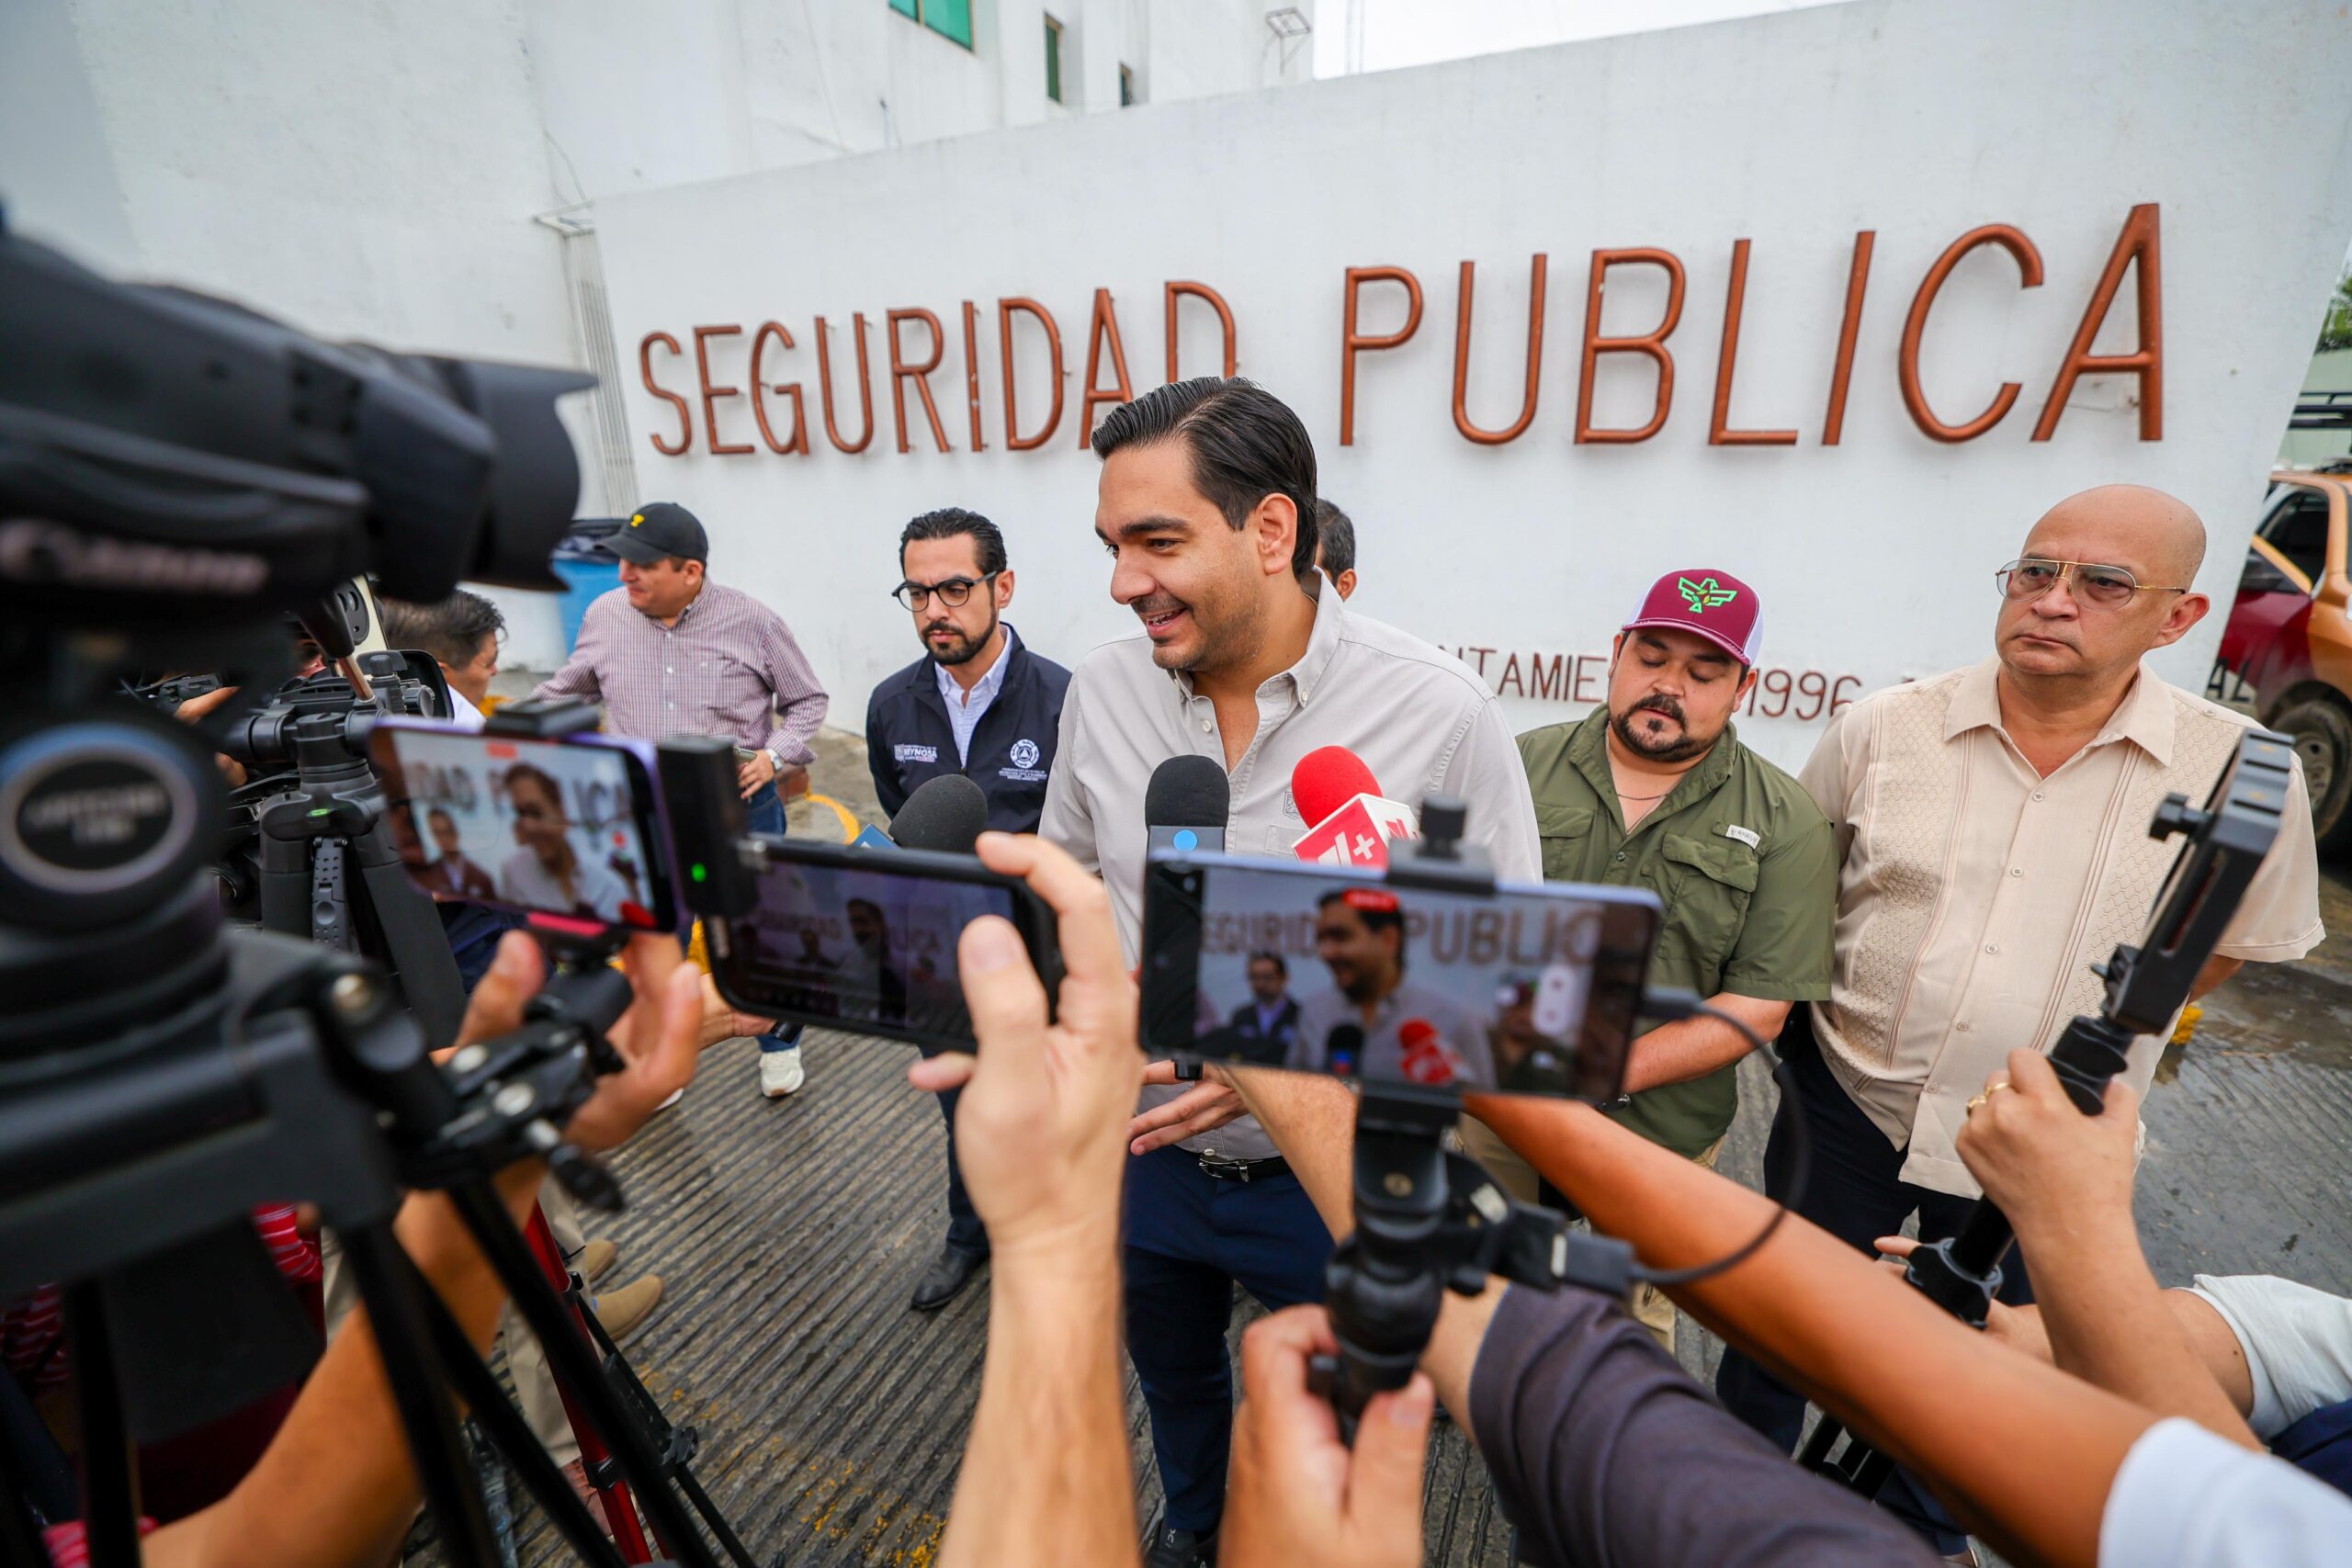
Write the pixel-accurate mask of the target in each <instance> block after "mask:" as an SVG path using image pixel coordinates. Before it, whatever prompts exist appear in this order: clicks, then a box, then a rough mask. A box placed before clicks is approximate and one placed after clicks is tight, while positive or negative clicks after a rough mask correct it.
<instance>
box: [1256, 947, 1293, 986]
mask: <svg viewBox="0 0 2352 1568" xmlns="http://www.w3.org/2000/svg"><path fill="white" fill-rule="evenodd" d="M1250 963H1252V964H1272V965H1273V966H1274V967H1275V968H1276V969H1277V970H1279V971H1281V973H1282V976H1283V979H1285V980H1287V979H1289V978H1290V965H1289V964H1285V963H1283V955H1282V954H1281V953H1276V952H1275V951H1274V950H1273V949H1272V948H1271V947H1261V948H1260V949H1259V950H1258V951H1257V952H1255V953H1251V954H1250Z"/></svg>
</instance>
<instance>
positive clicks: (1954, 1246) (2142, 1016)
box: [1798, 729, 2294, 1496]
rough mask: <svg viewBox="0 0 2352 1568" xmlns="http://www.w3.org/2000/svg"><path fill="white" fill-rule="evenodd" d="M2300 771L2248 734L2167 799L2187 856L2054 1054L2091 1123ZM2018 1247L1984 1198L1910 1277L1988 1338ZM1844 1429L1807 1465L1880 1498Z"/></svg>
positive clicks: (1928, 1250) (1915, 1261)
mask: <svg viewBox="0 0 2352 1568" xmlns="http://www.w3.org/2000/svg"><path fill="white" fill-rule="evenodd" d="M2293 760H2294V750H2293V744H2292V742H2290V740H2288V739H2287V738H2286V737H2285V736H2282V735H2275V734H2272V733H2271V732H2270V731H2268V730H2262V729H2255V730H2249V731H2247V732H2246V733H2245V735H2244V736H2242V737H2241V738H2240V739H2239V740H2238V745H2237V750H2236V752H2235V753H2234V754H2233V756H2232V757H2231V759H2230V761H2229V763H2228V765H2227V766H2225V767H2224V768H2223V769H2222V776H2221V778H2220V780H2219V781H2218V782H2216V783H2215V784H2214V785H2213V793H2212V794H2211V796H2209V797H2208V798H2207V800H2206V802H2205V806H2204V808H2203V809H2202V810H2199V809H2196V808H2194V807H2190V805H2189V804H2188V796H2187V795H2166V796H2165V799H2164V804H2163V805H2161V806H2159V807H2156V815H2155V820H2154V822H2152V823H2151V824H2150V825H2149V827H2148V836H2149V837H2150V838H2152V839H2154V840H2159V841H2162V840H2165V839H2169V838H2171V837H2173V836H2174V835H2175V834H2177V833H2186V834H2188V846H2187V847H2186V848H2185V849H2184V850H2183V851H2182V852H2181V855H2180V858H2179V860H2178V861H2177V862H2176V863H2175V864H2174V867H2173V873H2172V876H2171V878H2170V879H2169V880H2168V881H2167V882H2166V883H2165V888H2164V891H2163V893H2162V894H2161V895H2160V896H2159V897H2158V900H2157V907H2156V912H2155V917H2154V919H2152V920H2151V921H2150V922H2149V924H2148V931H2147V935H2146V936H2145V937H2143V939H2142V941H2141V943H2140V945H2139V946H2137V947H2134V946H2131V945H2130V944H2129V943H2123V944H2120V945H2118V946H2117V948H2116V949H2115V952H2114V953H2113V954H2112V955H2111V956H2110V957H2109V959H2108V961H2107V962H2106V963H2105V964H2093V965H2092V966H2091V967H2092V971H2093V973H2095V974H2097V975H2098V976H2099V977H2100V978H2101V979H2103V980H2105V981H2106V982H2107V990H2106V995H2105V997H2104V998H2102V1000H2101V1002H2100V1006H2099V1011H2098V1013H2097V1014H2095V1015H2086V1016H2081V1017H2077V1018H2075V1020H2074V1021H2071V1022H2069V1023H2068V1024H2067V1025H2066V1029H2065V1032H2064V1033H2063V1034H2061V1035H2059V1037H2058V1043H2056V1044H2055V1045H2053V1046H2052V1047H2051V1050H2050V1065H2051V1066H2052V1067H2053V1068H2055V1069H2056V1070H2057V1073H2058V1080H2059V1082H2060V1083H2062V1084H2063V1085H2064V1086H2065V1089H2066V1097H2067V1098H2068V1099H2069V1100H2073V1101H2074V1102H2075V1110H2077V1111H2081V1112H2082V1113H2083V1114H2084V1115H2086V1116H2097V1115H2098V1114H2099V1113H2100V1111H2102V1110H2103V1109H2104V1107H2105V1105H2106V1100H2107V1086H2108V1084H2109V1081H2110V1080H2112V1079H2113V1078H2114V1077H2115V1075H2116V1074H2118V1073H2120V1072H2121V1071H2122V1070H2123V1067H2124V1063H2125V1060H2126V1057H2127V1055H2128V1054H2129V1053H2130V1051H2131V1042H2132V1041H2133V1040H2134V1039H2136V1038H2138V1037H2139V1036H2141V1035H2143V1034H2153V1033H2155V1032H2158V1031H2160V1030H2163V1029H2165V1028H2166V1027H2168V1026H2169V1025H2170V1023H2171V1021H2172V1019H2173V1017H2174V1015H2175V1014H2177V1013H2178V1012H2179V1011H2180V1010H2181V1007H2182V1006H2183V1004H2185V1003H2186V1002H2187V1001H2188V998H2189V992H2190V990H2191V989H2192V988H2193V987H2194V986H2195V984H2196V981H2197V976H2198V975H2199V972H2200V971H2201V970H2203V968H2204V967H2205V964H2206V961H2207V960H2208V959H2210V958H2211V957H2212V955H2213V949H2214V948H2215V946H2217V945H2218V944H2219V943H2220V942H2221V940H2222V932H2223V931H2226V930H2228V928H2229V923H2230V920H2231V919H2232V918H2233V916H2235V915H2236V914H2237V910H2238V905H2239V904H2240V903H2241V902H2243V901H2244V899H2245V893H2246V889H2247V887H2248V886H2251V885H2252V883H2253V881H2254V874H2255V873H2256V871H2257V870H2259V869H2260V868H2261V865H2262V858H2263V856H2264V855H2266V854H2267V853H2268V852H2269V850H2270V845H2271V843H2272V841H2273V840H2276V839H2277V838H2278V827H2279V821H2280V818H2281V817H2282V815H2283V813H2284V812H2285V810H2286V808H2287V804H2288V801H2289V799H2290V784H2291V783H2292V768H2291V764H2292V762H2293ZM2016 1240H2017V1232H2016V1231H2015V1230H2014V1229H2012V1228H2011V1226H2010V1224H2009V1221H2008V1216H2007V1215H2006V1214H2004V1213H2001V1211H2000V1209H1999V1207H1998V1206H1997V1205H1996V1204H1995V1203H1994V1202H1993V1201H1991V1200H1990V1199H1985V1198H1980V1199H1979V1200H1977V1202H1976V1206H1975V1207H1974V1208H1973V1209H1972V1210H1971V1211H1970V1212H1969V1216H1968V1219H1967V1221H1966V1222H1965V1223H1964V1224H1962V1226H1961V1228H1960V1231H1959V1233H1958V1234H1957V1235H1952V1236H1950V1237H1947V1238H1946V1239H1944V1240H1942V1241H1939V1242H1933V1243H1929V1244H1925V1245H1922V1246H1921V1247H1918V1248H1917V1250H1916V1251H1914V1252H1913V1253H1912V1255H1911V1260H1910V1263H1909V1266H1908V1267H1907V1268H1905V1270H1904V1277H1905V1279H1906V1280H1909V1281H1910V1282H1911V1283H1912V1284H1913V1285H1915V1286H1917V1288H1918V1289H1919V1290H1921V1291H1924V1292H1927V1296H1928V1300H1929V1301H1932V1302H1934V1303H1936V1304H1937V1305H1938V1306H1939V1307H1942V1308H1943V1309H1944V1310H1945V1311H1946V1312H1949V1313H1951V1314H1952V1315H1953V1316H1954V1317H1957V1318H1959V1319H1960V1320H1961V1321H1962V1322H1963V1323H1965V1324H1967V1325H1969V1326H1970V1327H1971V1328H1982V1327H1984V1326H1985V1319H1986V1318H1987V1317H1988V1316H1989V1315H1991V1313H1992V1309H1993V1298H1994V1297H1995V1295H1996V1294H1997V1293H1998V1292H1999V1291H2000V1289H2001V1259H2002V1258H2005V1257H2007V1255H2008V1250H2009V1247H2011V1246H2012V1245H2013V1244H2014V1243H2015V1242H2016ZM1844 1430H1845V1428H1844V1427H1843V1425H1842V1424H1841V1423H1840V1422H1839V1421H1838V1419H1837V1418H1836V1417H1835V1416H1830V1415H1828V1414H1826V1412H1825V1413H1824V1414H1823V1416H1822V1417H1821V1420H1820V1422H1819V1424H1818V1425H1816V1426H1815V1427H1814V1429H1813V1436H1812V1438H1810V1439H1809V1440H1808V1441H1807V1442H1806V1444H1805V1446H1804V1451H1803V1453H1802V1454H1800V1455H1799V1456H1798V1462H1799V1463H1801V1464H1803V1465H1804V1467H1805V1468H1806V1469H1808V1470H1814V1471H1819V1472H1823V1473H1825V1474H1830V1475H1834V1476H1836V1477H1838V1479H1841V1480H1843V1481H1844V1482H1846V1483H1847V1484H1849V1485H1850V1486H1852V1487H1853V1488H1854V1489H1855V1490H1856V1491H1858V1492H1860V1493H1861V1494H1862V1495H1864V1496H1874V1495H1877V1492H1878V1489H1879V1486H1880V1485H1881V1483H1883V1482H1884V1481H1885V1479H1886V1476H1887V1472H1889V1471H1890V1470H1892V1469H1893V1468H1894V1461H1892V1460H1890V1459H1888V1458H1887V1457H1886V1456H1885V1455H1884V1454H1883V1453H1881V1452H1879V1451H1878V1450H1875V1449H1873V1448H1871V1446H1870V1444H1868V1443H1867V1442H1865V1441H1863V1439H1862V1438H1860V1437H1859V1436H1857V1437H1855V1438H1852V1439H1851V1440H1850V1441H1849V1442H1848V1443H1847V1445H1846V1447H1845V1449H1844V1450H1843V1451H1842V1452H1841V1453H1839V1454H1838V1457H1837V1458H1836V1459H1834V1460H1833V1459H1832V1458H1831V1457H1830V1450H1832V1449H1834V1448H1836V1446H1837V1443H1838V1437H1839V1435H1840V1434H1841V1433H1842V1432H1843V1431H1844Z"/></svg>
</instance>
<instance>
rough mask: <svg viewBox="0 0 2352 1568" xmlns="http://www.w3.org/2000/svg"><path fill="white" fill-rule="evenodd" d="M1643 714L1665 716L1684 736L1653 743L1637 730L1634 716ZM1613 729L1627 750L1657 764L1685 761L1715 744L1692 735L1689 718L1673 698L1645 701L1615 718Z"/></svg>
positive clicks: (1706, 737)
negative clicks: (1678, 727) (1677, 726)
mask: <svg viewBox="0 0 2352 1568" xmlns="http://www.w3.org/2000/svg"><path fill="white" fill-rule="evenodd" d="M1643 713H1657V714H1664V715H1665V716H1667V717H1668V718H1670V719H1672V720H1674V722H1675V723H1676V724H1678V725H1679V726H1681V728H1682V733H1681V734H1680V735H1679V737H1677V738H1676V739H1672V740H1653V739H1650V738H1649V737H1647V736H1645V735H1643V734H1642V733H1640V732H1639V731H1637V730H1636V729H1634V715H1636V714H1643ZM1609 728H1611V729H1613V730H1615V731H1616V732H1617V739H1619V740H1621V741H1623V743H1624V745H1625V749H1626V750H1629V751H1631V752H1633V753H1634V754H1635V755H1636V756H1640V757H1646V758H1648V759H1649V760H1650V761H1653V762H1679V761H1685V760H1687V759H1689V758H1691V757H1695V756H1697V755H1699V753H1700V752H1702V751H1704V750H1706V749H1707V748H1708V747H1710V746H1713V744H1714V743H1715V738H1714V737H1713V736H1712V735H1694V734H1692V733H1691V720H1690V718H1689V716H1686V715H1685V714H1684V713H1683V711H1682V705H1681V704H1680V703H1679V702H1677V701H1675V699H1673V698H1672V697H1645V698H1643V699H1642V700H1641V701H1640V702H1638V703H1635V704H1634V705H1633V706H1632V707H1630V708H1627V709H1626V710H1625V711H1624V712H1623V713H1621V714H1611V716H1610V718H1609Z"/></svg>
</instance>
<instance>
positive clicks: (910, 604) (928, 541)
mask: <svg viewBox="0 0 2352 1568" xmlns="http://www.w3.org/2000/svg"><path fill="white" fill-rule="evenodd" d="M899 576H900V579H901V581H899V586H898V587H897V588H896V589H895V590H894V591H893V595H894V597H896V598H897V599H898V601H899V604H903V605H905V606H906V607H907V609H908V610H909V611H910V612H911V613H912V614H913V615H914V623H915V636H916V637H917V638H919V639H920V640H921V641H922V645H923V649H924V653H923V657H922V658H921V659H918V660H915V661H914V662H913V663H912V664H910V665H908V666H907V667H906V668H905V669H904V670H901V671H898V673H896V674H894V675H891V676H889V677H888V678H886V679H885V680H884V681H883V682H882V683H881V684H880V685H878V686H876V687H875V688H874V695H873V697H872V698H871V700H869V701H868V702H867V704H866V706H865V756H866V762H867V765H868V766H870V767H871V768H872V769H873V771H874V792H875V794H876V795H878V796H879V797H880V798H881V802H882V809H884V810H885V811H888V813H889V814H890V815H891V816H893V817H896V816H897V815H898V814H899V807H902V806H904V805H905V804H906V803H907V796H909V795H912V794H913V793H914V792H915V791H916V789H918V788H919V787H921V786H922V784H923V783H924V782H925V781H926V780H929V779H933V778H937V777H938V776H939V775H940V774H942V773H962V774H963V775H964V776H965V777H966V778H968V779H970V780H971V781H972V782H973V783H974V784H978V785H979V786H980V793H981V794H983V795H986V796H987V797H988V803H989V827H990V828H993V829H998V830H1000V831H1002V832H1007V833H1034V832H1035V831H1036V830H1037V818H1038V814H1039V813H1040V812H1041V811H1043V810H1044V808H1045V805H1046V778H1047V777H1048V775H1050V774H1051V773H1052V772H1053V766H1054V743H1055V740H1056V739H1057V737H1058V736H1059V735H1060V733H1061V721H1062V694H1063V693H1064V692H1066V691H1068V690H1069V671H1067V670H1065V669H1063V668H1062V667H1061V666H1060V665H1058V664H1056V663H1055V662H1054V661H1053V660H1049V659H1042V658H1039V657H1038V656H1037V655H1036V654H1034V653H1032V652H1030V651H1029V649H1028V648H1027V647H1026V645H1024V644H1023V642H1022V641H1021V639H1020V637H1017V636H1015V635H1014V633H1013V629H1012V625H1011V624H1010V623H1009V622H1006V621H1004V620H1002V619H1001V615H1002V613H1003V611H1004V610H1005V609H1006V608H1007V607H1008V606H1009V605H1011V604H1012V567H1011V566H1010V565H1008V564H1007V563H1006V560H1005V554H1004V536H1003V534H1002V533H1001V532H1000V531H999V530H998V528H997V525H995V524H993V523H991V522H989V520H988V519H987V518H985V517H982V516H981V515H979V514H978V513H975V512H967V511H965V510H964V509H963V508H961V507H954V506H951V507H946V508H944V509H943V510H941V511H938V512H926V513H923V514H922V516H920V517H918V518H916V519H915V520H914V521H913V522H911V523H910V524H908V525H907V526H906V529H905V531H904V532H902V533H901V534H900V535H899ZM939 1107H940V1110H941V1111H944V1113H945V1114H946V1117H947V1240H946V1242H945V1244H944V1246H942V1247H941V1248H940V1252H939V1257H938V1258H937V1259H936V1260H935V1261H933V1264H932V1266H931V1269H930V1271H929V1272H928V1273H926V1274H925V1275H924V1276H923V1278H922V1283H921V1284H919V1285H918V1286H917V1287H916V1288H915V1294H914V1306H915V1309H916V1310H917V1311H918V1312H931V1311H934V1310H936V1309H937V1308H939V1307H942V1306H944V1305H945V1304H946V1303H947V1302H948V1300H949V1299H950V1298H951V1297H953V1296H954V1295H955V1294H956V1292H958V1291H960V1290H962V1289H963V1288H964V1287H965V1285H967V1283H969V1282H970V1280H971V1279H972V1276H973V1275H974V1274H975V1273H977V1272H978V1269H979V1266H980V1264H981V1263H982V1262H983V1261H984V1260H986V1258H988V1253H989V1237H988V1231H987V1229H986V1227H985V1226H983V1225H982V1224H981V1223H980V1217H979V1215H978V1213H976V1212H975V1211H974V1210H973V1208H972V1201H971V1200H970V1199H969V1198H968V1197H967V1196H966V1195H965V1192H964V1179H963V1176H962V1174H961V1173H960V1172H959V1171H958V1170H957V1169H956V1090H954V1089H949V1090H947V1091H946V1092H945V1093H944V1094H942V1095H941V1096H940V1097H939Z"/></svg>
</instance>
